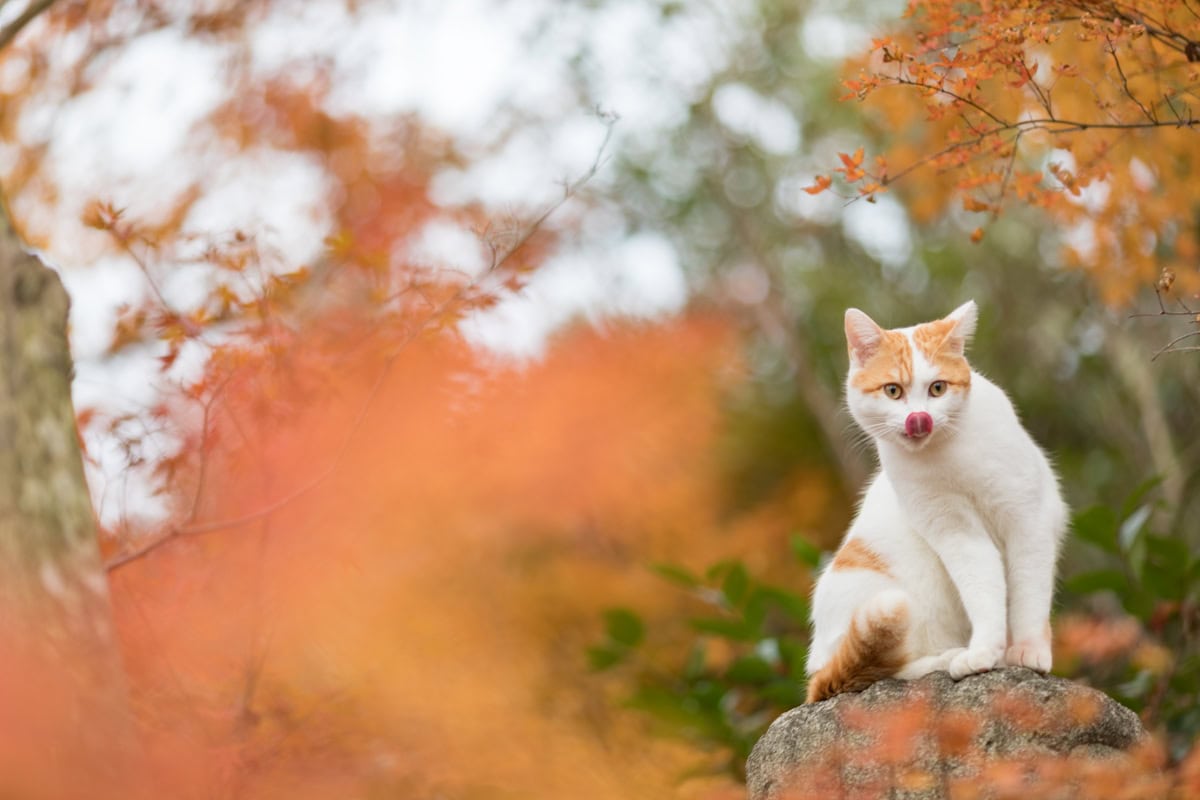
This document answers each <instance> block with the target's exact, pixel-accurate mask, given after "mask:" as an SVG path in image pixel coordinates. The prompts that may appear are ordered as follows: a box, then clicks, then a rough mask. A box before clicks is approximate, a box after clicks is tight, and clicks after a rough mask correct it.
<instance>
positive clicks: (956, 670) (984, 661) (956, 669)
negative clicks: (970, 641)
mask: <svg viewBox="0 0 1200 800" xmlns="http://www.w3.org/2000/svg"><path fill="white" fill-rule="evenodd" d="M1003 665H1004V647H1003V646H999V647H968V648H967V649H966V650H964V651H963V652H961V653H959V654H958V655H956V656H955V657H954V658H953V659H951V661H950V667H949V670H948V671H949V672H950V677H951V678H954V680H958V679H959V678H963V677H966V676H967V675H974V674H976V673H978V672H987V671H988V670H992V669H995V668H996V667H1000V666H1003Z"/></svg>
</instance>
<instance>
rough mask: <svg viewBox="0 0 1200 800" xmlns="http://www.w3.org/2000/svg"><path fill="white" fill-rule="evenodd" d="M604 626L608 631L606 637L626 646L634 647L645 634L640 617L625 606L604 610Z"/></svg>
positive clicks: (644, 627)
mask: <svg viewBox="0 0 1200 800" xmlns="http://www.w3.org/2000/svg"><path fill="white" fill-rule="evenodd" d="M604 628H605V630H607V631H608V638H610V639H612V640H613V641H614V642H616V643H618V644H622V645H625V646H626V647H636V646H637V645H639V644H641V642H642V639H643V638H644V637H645V635H646V626H645V625H643V624H642V620H641V618H640V617H638V615H637V614H635V613H633V612H632V611H630V610H629V609H627V608H610V609H608V610H607V611H605V612H604Z"/></svg>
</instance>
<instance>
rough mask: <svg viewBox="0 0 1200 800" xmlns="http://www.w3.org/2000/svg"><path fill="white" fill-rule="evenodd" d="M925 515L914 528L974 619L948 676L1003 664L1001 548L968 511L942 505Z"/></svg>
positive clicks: (1005, 608) (1004, 605)
mask: <svg viewBox="0 0 1200 800" xmlns="http://www.w3.org/2000/svg"><path fill="white" fill-rule="evenodd" d="M915 516H916V515H914V517H915ZM922 516H924V519H920V520H917V519H914V528H915V529H916V530H917V531H918V533H919V535H920V536H921V538H922V539H924V540H925V542H926V543H927V544H928V545H929V546H930V548H931V549H932V550H933V551H934V552H935V553H936V554H937V556H938V558H939V559H941V562H942V565H943V566H944V567H945V568H946V573H947V574H948V575H949V576H950V580H951V582H953V583H954V586H955V588H956V589H957V590H958V594H959V597H960V598H961V600H962V604H963V609H964V610H965V611H966V612H967V619H968V620H969V621H970V623H971V639H970V641H969V642H968V644H967V648H966V650H964V651H963V652H961V653H958V654H957V655H955V656H954V657H953V658H952V659H951V660H950V663H949V665H948V666H947V669H948V671H949V672H950V676H951V677H953V678H955V679H956V680H957V679H958V678H961V677H963V676H965V675H972V674H974V673H977V672H987V671H988V670H990V669H994V668H996V667H998V666H1001V665H1003V664H1004V654H1005V649H1006V646H1007V643H1008V626H1007V624H1006V622H1007V620H1006V617H1007V611H1008V604H1007V598H1006V594H1005V581H1004V563H1003V559H1002V558H1001V557H1000V551H999V550H997V549H996V545H995V544H994V543H993V542H992V539H991V537H990V536H988V532H987V530H986V529H985V528H984V527H983V524H982V523H981V522H980V521H979V518H978V517H977V516H976V515H975V513H974V512H973V511H971V510H970V509H966V508H958V509H955V508H946V507H944V506H942V507H940V508H938V509H937V513H936V514H926V515H922Z"/></svg>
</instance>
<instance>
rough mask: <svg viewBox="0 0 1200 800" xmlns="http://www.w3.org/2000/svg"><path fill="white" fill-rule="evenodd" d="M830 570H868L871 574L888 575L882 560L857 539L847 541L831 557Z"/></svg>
mask: <svg viewBox="0 0 1200 800" xmlns="http://www.w3.org/2000/svg"><path fill="white" fill-rule="evenodd" d="M829 568H830V569H869V570H871V571H872V572H882V573H883V574H884V575H887V574H888V568H887V564H885V563H884V561H883V559H882V558H881V557H880V556H879V554H878V553H876V552H875V551H874V550H872V549H871V548H870V547H867V546H866V545H865V544H863V543H862V542H861V541H859V540H858V539H849V540H847V541H846V543H845V544H843V545H842V546H841V547H840V548H838V551H837V555H835V556H834V557H833V563H832V564H830V566H829Z"/></svg>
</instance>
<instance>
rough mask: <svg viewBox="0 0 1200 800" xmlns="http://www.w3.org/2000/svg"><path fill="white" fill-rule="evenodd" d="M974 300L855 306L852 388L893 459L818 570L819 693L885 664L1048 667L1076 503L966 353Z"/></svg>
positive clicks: (815, 670)
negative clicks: (894, 314)
mask: <svg viewBox="0 0 1200 800" xmlns="http://www.w3.org/2000/svg"><path fill="white" fill-rule="evenodd" d="M976 313H977V312H976V308H975V303H974V302H968V303H966V304H964V305H962V306H960V307H959V308H957V309H955V310H954V312H953V313H951V314H950V315H949V316H948V317H946V318H945V319H940V320H937V321H935V322H927V323H925V324H922V325H916V326H914V327H911V328H900V329H897V330H884V329H883V328H881V327H879V325H877V324H875V322H874V321H873V320H872V319H871V318H870V317H868V316H867V315H866V314H864V313H863V312H861V311H859V310H858V309H855V308H852V309H850V310H848V311H847V312H846V340H847V344H848V345H849V350H850V373H849V375H848V377H847V380H846V396H847V402H848V404H849V407H850V412H851V414H852V415H853V416H854V419H855V421H856V422H857V423H858V424H859V425H860V426H861V427H862V429H863V430H864V431H865V432H866V433H867V434H869V435H870V436H871V437H872V438H873V439H874V440H875V444H876V446H877V448H878V451H879V463H880V467H881V469H880V471H879V473H878V474H877V475H876V476H875V478H874V479H873V480H872V482H871V484H870V486H869V487H868V488H867V491H866V494H865V495H864V496H863V499H862V504H861V506H860V507H859V510H858V514H857V516H856V517H855V519H854V522H853V524H852V525H851V526H850V531H849V533H847V535H846V538H845V540H844V541H843V542H842V545H841V547H840V548H839V549H838V551H837V554H836V555H835V556H834V558H833V560H832V561H831V562H830V563H829V565H828V566H827V567H826V568H825V570H824V571H823V572H822V574H821V576H820V578H819V579H818V580H817V585H816V588H815V590H814V595H813V603H812V622H813V636H812V644H811V647H810V649H809V654H808V674H809V684H808V701H809V702H815V701H818V700H823V699H825V698H827V697H832V696H833V695H835V694H838V693H840V692H851V691H859V690H861V689H864V688H866V687H867V686H868V685H870V684H871V683H873V682H875V681H877V680H880V679H882V678H886V677H898V678H906V679H909V678H917V677H920V676H922V675H926V674H928V673H930V672H934V671H935V670H948V671H949V673H950V675H951V676H952V677H954V678H955V679H958V678H961V677H963V676H964V675H971V674H973V673H976V672H985V671H987V670H990V669H993V668H997V667H1001V666H1006V665H1008V666H1023V667H1030V668H1032V669H1035V670H1038V671H1039V672H1046V671H1048V670H1049V669H1050V601H1051V597H1052V595H1053V592H1054V573H1055V564H1056V562H1057V560H1058V549H1059V543H1060V542H1061V541H1062V537H1063V533H1064V531H1065V529H1066V525H1067V507H1066V505H1065V503H1064V502H1063V499H1062V496H1061V494H1060V492H1059V487H1058V480H1057V478H1056V477H1055V475H1054V471H1053V470H1052V469H1051V467H1050V463H1049V462H1048V461H1047V459H1046V456H1045V455H1044V454H1043V453H1042V451H1041V450H1040V449H1039V448H1038V446H1037V445H1036V444H1035V443H1034V441H1033V439H1032V438H1030V436H1029V434H1028V433H1026V431H1025V429H1024V428H1023V427H1022V426H1021V422H1020V420H1018V419H1017V414H1016V412H1015V411H1014V410H1013V406H1012V403H1011V402H1009V400H1008V398H1007V397H1006V396H1005V394H1004V392H1003V391H1001V390H1000V388H999V387H997V386H996V385H995V384H994V383H992V382H991V381H989V380H988V379H987V378H985V377H983V376H982V375H980V374H979V373H977V372H974V371H972V369H971V367H970V365H969V364H967V360H966V357H965V355H964V349H965V347H966V344H967V342H968V340H969V339H970V338H971V334H972V333H973V332H974V330H975V319H976Z"/></svg>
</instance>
